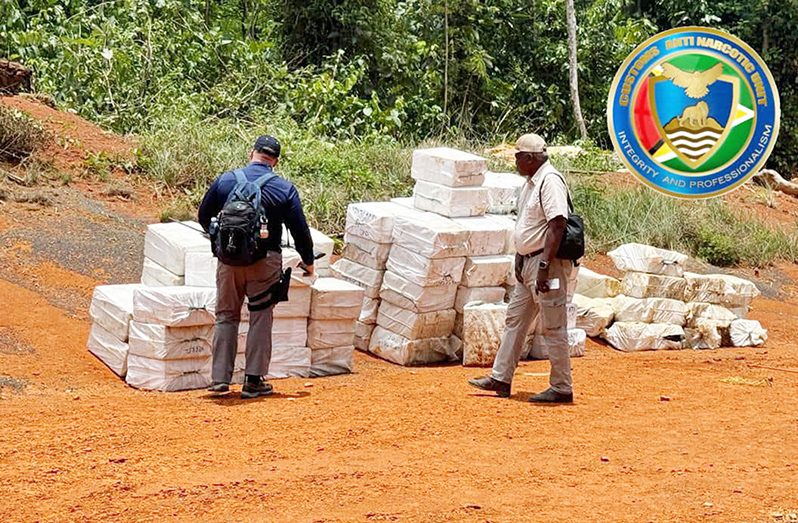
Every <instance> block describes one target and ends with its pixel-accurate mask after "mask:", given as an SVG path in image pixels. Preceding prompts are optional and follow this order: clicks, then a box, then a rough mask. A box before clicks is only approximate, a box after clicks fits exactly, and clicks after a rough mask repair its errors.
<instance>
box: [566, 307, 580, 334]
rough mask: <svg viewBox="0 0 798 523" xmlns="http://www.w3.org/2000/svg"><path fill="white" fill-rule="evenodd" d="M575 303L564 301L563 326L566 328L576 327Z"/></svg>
mask: <svg viewBox="0 0 798 523" xmlns="http://www.w3.org/2000/svg"><path fill="white" fill-rule="evenodd" d="M576 310H577V307H576V304H573V303H566V304H565V328H567V329H575V328H576Z"/></svg>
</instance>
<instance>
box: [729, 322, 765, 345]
mask: <svg viewBox="0 0 798 523" xmlns="http://www.w3.org/2000/svg"><path fill="white" fill-rule="evenodd" d="M729 338H730V339H731V342H732V345H733V346H735V347H759V346H760V345H764V344H765V342H766V341H767V340H768V331H767V330H766V329H763V328H762V325H761V324H760V323H759V322H758V321H756V320H734V321H733V322H731V325H730V326H729Z"/></svg>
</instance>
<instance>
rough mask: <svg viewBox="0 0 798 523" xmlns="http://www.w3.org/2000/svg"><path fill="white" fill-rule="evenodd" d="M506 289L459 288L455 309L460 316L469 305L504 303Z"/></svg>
mask: <svg viewBox="0 0 798 523" xmlns="http://www.w3.org/2000/svg"><path fill="white" fill-rule="evenodd" d="M504 295H505V290H504V287H459V288H458V289H457V295H456V296H455V300H454V308H455V310H456V311H457V312H459V313H460V314H462V313H463V309H464V308H465V306H466V305H467V304H468V303H471V302H476V301H478V302H482V303H503V302H504Z"/></svg>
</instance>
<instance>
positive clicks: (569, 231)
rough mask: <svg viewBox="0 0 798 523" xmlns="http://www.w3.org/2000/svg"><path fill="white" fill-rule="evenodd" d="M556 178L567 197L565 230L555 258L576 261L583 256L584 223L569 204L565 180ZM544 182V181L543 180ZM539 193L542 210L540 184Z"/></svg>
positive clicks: (569, 199)
mask: <svg viewBox="0 0 798 523" xmlns="http://www.w3.org/2000/svg"><path fill="white" fill-rule="evenodd" d="M557 177H558V178H559V179H560V180H562V183H563V184H565V192H566V194H567V196H568V219H567V220H566V221H565V230H564V231H563V232H562V240H560V248H559V249H557V258H560V259H563V260H573V261H576V260H578V259H579V258H581V257H582V256H584V255H585V222H584V221H583V220H582V217H581V216H579V215H578V214H575V213H574V204H573V203H572V202H571V191H569V190H568V184H566V183H565V179H564V178H563V177H562V176H561V175H560V174H559V173H557ZM543 181H544V182H545V181H546V180H543ZM540 189H541V190H540V192H539V193H538V194H539V196H540V207H541V208H543V195H542V194H541V193H542V192H543V184H542V183H541V186H540Z"/></svg>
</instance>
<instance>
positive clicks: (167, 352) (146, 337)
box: [129, 321, 213, 360]
mask: <svg viewBox="0 0 798 523" xmlns="http://www.w3.org/2000/svg"><path fill="white" fill-rule="evenodd" d="M129 345H130V354H134V355H136V356H141V357H142V358H149V359H154V360H180V359H196V358H205V357H210V356H211V353H212V349H213V325H197V326H194V327H167V326H165V325H156V324H153V323H139V322H137V321H132V322H130V342H129Z"/></svg>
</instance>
